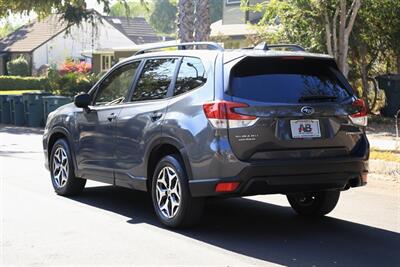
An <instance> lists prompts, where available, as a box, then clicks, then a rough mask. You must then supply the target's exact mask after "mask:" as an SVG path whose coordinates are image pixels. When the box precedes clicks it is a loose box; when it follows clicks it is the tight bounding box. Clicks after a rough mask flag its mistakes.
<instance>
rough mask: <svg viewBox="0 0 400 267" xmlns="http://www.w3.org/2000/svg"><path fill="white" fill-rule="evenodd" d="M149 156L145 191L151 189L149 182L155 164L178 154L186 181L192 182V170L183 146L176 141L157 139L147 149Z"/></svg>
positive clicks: (163, 138) (166, 138) (164, 138)
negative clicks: (166, 157) (186, 177)
mask: <svg viewBox="0 0 400 267" xmlns="http://www.w3.org/2000/svg"><path fill="white" fill-rule="evenodd" d="M149 151H150V152H149V154H148V156H147V157H146V159H147V160H146V177H147V189H148V191H149V189H150V188H151V181H152V178H153V174H154V170H155V168H156V166H157V163H158V162H159V161H160V160H161V159H162V158H163V157H165V156H167V155H172V154H178V155H179V156H180V157H181V160H182V162H183V165H184V166H183V167H184V168H185V171H186V174H187V176H188V180H192V177H193V176H192V169H191V166H190V161H189V158H188V154H187V152H186V149H185V148H184V146H183V145H182V144H181V143H180V142H179V141H178V140H176V139H173V138H168V137H162V138H160V139H158V140H157V141H156V142H154V143H153V145H152V146H151V147H150V149H149Z"/></svg>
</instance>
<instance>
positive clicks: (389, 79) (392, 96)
mask: <svg viewBox="0 0 400 267" xmlns="http://www.w3.org/2000/svg"><path fill="white" fill-rule="evenodd" d="M376 80H377V81H378V84H379V88H380V89H383V90H384V91H385V95H386V105H385V107H384V108H383V115H385V116H387V117H394V116H395V115H396V113H397V111H398V110H399V109H400V75H399V74H387V75H382V76H378V77H376Z"/></svg>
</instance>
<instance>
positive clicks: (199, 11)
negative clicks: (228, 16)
mask: <svg viewBox="0 0 400 267" xmlns="http://www.w3.org/2000/svg"><path fill="white" fill-rule="evenodd" d="M196 2H197V5H196V24H195V28H196V32H195V38H194V39H195V41H196V42H200V41H208V39H209V37H210V32H211V29H210V25H211V19H210V1H209V0H197V1H196Z"/></svg>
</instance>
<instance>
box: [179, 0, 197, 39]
mask: <svg viewBox="0 0 400 267" xmlns="http://www.w3.org/2000/svg"><path fill="white" fill-rule="evenodd" d="M194 19H195V16H194V3H193V0H179V2H178V36H179V39H180V40H181V42H193V34H194Z"/></svg>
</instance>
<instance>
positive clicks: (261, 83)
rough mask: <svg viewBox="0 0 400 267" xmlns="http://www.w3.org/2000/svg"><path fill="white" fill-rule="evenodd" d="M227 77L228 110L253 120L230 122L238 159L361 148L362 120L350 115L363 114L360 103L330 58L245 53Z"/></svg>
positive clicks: (294, 156) (329, 154) (311, 155)
mask: <svg viewBox="0 0 400 267" xmlns="http://www.w3.org/2000/svg"><path fill="white" fill-rule="evenodd" d="M229 75H230V77H229V87H228V91H227V92H226V94H227V95H226V97H225V99H226V100H227V101H230V102H232V103H234V104H232V105H231V106H232V107H233V108H234V109H232V110H231V111H232V112H234V113H235V114H240V115H243V118H245V119H246V120H251V121H252V123H247V124H238V123H236V122H235V123H231V122H232V121H229V120H228V124H229V125H228V127H227V128H228V134H229V140H230V143H231V147H232V149H233V152H234V153H235V155H236V156H237V157H238V158H239V159H241V160H245V161H257V160H266V159H297V158H302V159H306V158H327V157H343V156H349V155H355V156H357V155H358V154H360V149H361V150H362V147H364V148H365V145H366V139H365V138H364V136H363V127H362V126H363V125H364V120H361V124H360V123H359V122H358V121H356V120H355V119H354V122H355V123H354V122H353V121H352V118H350V116H349V115H352V114H353V115H354V116H355V117H357V116H358V117H359V115H362V116H363V115H365V114H364V113H363V114H361V113H360V112H361V111H360V109H363V108H364V107H362V103H361V106H360V103H359V102H358V101H357V100H356V98H355V96H354V94H353V91H352V89H351V87H350V85H349V84H348V82H347V81H346V79H345V78H344V76H343V75H342V74H341V73H340V71H338V69H337V66H336V64H335V62H334V61H333V60H332V59H329V58H311V57H310V58H307V57H300V56H287V57H285V56H283V57H245V58H244V59H242V60H240V61H239V62H238V63H236V64H235V65H234V66H233V67H232V68H231V69H230V72H229ZM235 103H242V105H240V104H239V105H236V104H235ZM227 108H229V107H227ZM362 118H363V119H364V117H362ZM360 147H361V148H360Z"/></svg>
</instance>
